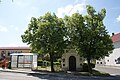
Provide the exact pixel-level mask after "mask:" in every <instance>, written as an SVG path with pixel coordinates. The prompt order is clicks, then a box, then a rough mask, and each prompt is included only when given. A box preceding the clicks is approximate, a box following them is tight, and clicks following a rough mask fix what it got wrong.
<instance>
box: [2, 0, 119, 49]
mask: <svg viewBox="0 0 120 80" xmlns="http://www.w3.org/2000/svg"><path fill="white" fill-rule="evenodd" d="M1 1H2V2H1V3H0V47H23V46H24V47H25V46H28V45H27V44H25V43H23V42H22V39H21V35H22V34H24V31H25V30H26V29H27V27H28V24H29V22H30V19H31V17H36V18H38V17H40V16H42V15H44V14H45V13H46V12H51V13H53V12H54V13H56V15H57V16H58V17H60V18H63V17H64V15H69V16H70V15H72V14H73V13H75V12H79V13H80V14H83V15H86V5H88V4H89V5H91V6H93V7H94V8H95V9H96V11H97V12H98V11H100V10H101V9H102V8H105V9H106V11H107V13H106V17H105V19H104V24H105V26H106V29H107V31H108V32H109V34H111V33H115V34H117V33H120V5H119V3H120V0H13V2H12V0H1Z"/></svg>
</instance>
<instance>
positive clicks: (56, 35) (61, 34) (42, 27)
mask: <svg viewBox="0 0 120 80" xmlns="http://www.w3.org/2000/svg"><path fill="white" fill-rule="evenodd" d="M66 30H67V29H66V28H65V25H64V21H63V19H61V18H58V17H57V16H56V15H55V14H54V13H53V14H51V13H49V12H48V13H46V14H45V15H44V16H40V17H39V18H38V19H37V18H34V17H33V18H31V21H30V24H29V25H28V29H27V30H26V31H25V32H24V34H23V35H22V36H21V37H22V41H23V42H24V43H27V44H29V45H30V46H31V47H32V51H37V52H38V53H42V54H46V53H47V54H49V56H50V61H51V71H52V72H53V71H54V65H53V61H54V60H55V59H56V57H58V56H61V55H62V53H63V52H64V49H65V47H66V40H67V38H66V32H67V31H66Z"/></svg>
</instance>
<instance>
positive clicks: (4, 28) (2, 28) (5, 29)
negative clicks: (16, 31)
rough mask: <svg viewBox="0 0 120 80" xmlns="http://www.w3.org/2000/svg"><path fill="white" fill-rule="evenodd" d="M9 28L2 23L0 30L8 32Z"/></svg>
mask: <svg viewBox="0 0 120 80" xmlns="http://www.w3.org/2000/svg"><path fill="white" fill-rule="evenodd" d="M7 31H8V29H7V28H6V27H3V26H1V25H0V32H7Z"/></svg>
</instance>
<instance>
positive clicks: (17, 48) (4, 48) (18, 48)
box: [0, 47, 31, 50]
mask: <svg viewBox="0 0 120 80" xmlns="http://www.w3.org/2000/svg"><path fill="white" fill-rule="evenodd" d="M30 49H31V48H29V47H0V50H30Z"/></svg>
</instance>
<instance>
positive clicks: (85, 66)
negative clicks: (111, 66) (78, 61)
mask: <svg viewBox="0 0 120 80" xmlns="http://www.w3.org/2000/svg"><path fill="white" fill-rule="evenodd" d="M91 67H92V68H95V64H94V63H91ZM82 71H84V72H88V64H87V63H83V65H82Z"/></svg>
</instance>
